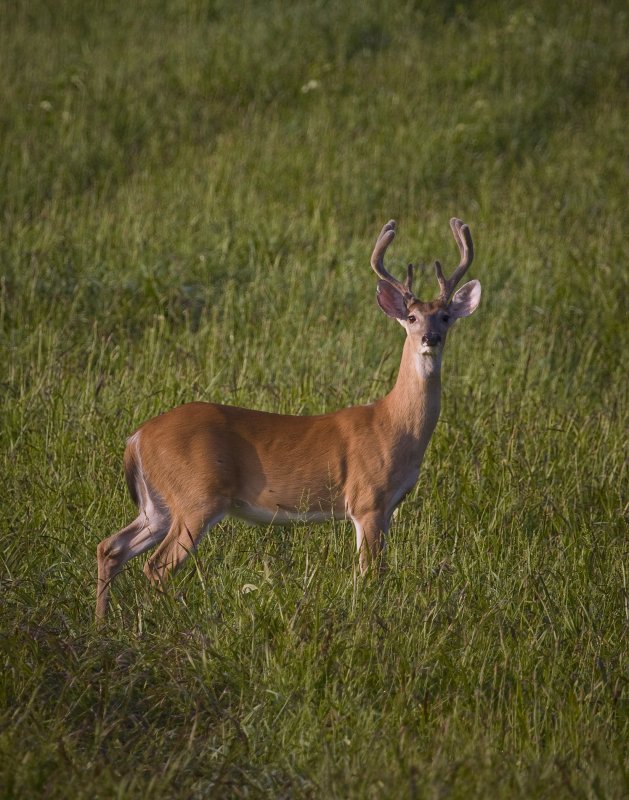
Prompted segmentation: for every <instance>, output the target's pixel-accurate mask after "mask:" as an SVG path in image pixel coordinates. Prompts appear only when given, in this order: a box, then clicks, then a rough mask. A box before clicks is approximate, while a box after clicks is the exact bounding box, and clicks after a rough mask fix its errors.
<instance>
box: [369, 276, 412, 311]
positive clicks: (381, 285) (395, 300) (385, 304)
mask: <svg viewBox="0 0 629 800" xmlns="http://www.w3.org/2000/svg"><path fill="white" fill-rule="evenodd" d="M376 300H377V301H378V305H379V306H380V308H381V309H382V310H383V311H384V313H385V314H386V315H387V317H393V319H406V318H407V317H408V311H407V310H406V303H405V302H404V298H403V297H402V295H401V294H400V293H399V292H398V290H397V289H394V288H393V286H391V284H390V283H387V282H386V281H378V288H377V290H376Z"/></svg>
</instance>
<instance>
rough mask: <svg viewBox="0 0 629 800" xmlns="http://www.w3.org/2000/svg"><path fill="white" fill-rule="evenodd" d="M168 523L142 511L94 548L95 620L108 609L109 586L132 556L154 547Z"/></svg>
mask: <svg viewBox="0 0 629 800" xmlns="http://www.w3.org/2000/svg"><path fill="white" fill-rule="evenodd" d="M168 526H169V519H168V518H167V517H164V516H155V517H154V518H153V519H150V518H149V517H148V516H147V515H146V513H145V512H144V511H141V512H140V514H139V516H138V517H137V518H136V519H134V520H133V522H132V523H131V524H130V525H127V526H126V528H122V530H120V531H118V532H117V533H114V534H113V535H112V536H108V537H107V538H106V539H103V541H102V542H100V543H99V545H98V547H97V548H96V553H97V558H98V580H97V583H96V619H97V620H102V619H103V618H104V617H105V615H106V614H107V609H108V607H109V593H110V589H111V582H112V581H113V579H114V578H115V577H116V575H117V574H118V573H119V572H120V571H121V570H122V568H123V567H124V565H125V564H126V563H127V561H129V560H130V559H132V558H135V556H139V555H140V554H141V553H144V552H146V551H147V550H149V549H150V548H151V547H155V545H156V544H159V543H160V542H161V541H162V539H164V537H165V536H166V534H167V533H168Z"/></svg>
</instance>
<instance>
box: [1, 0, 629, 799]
mask: <svg viewBox="0 0 629 800" xmlns="http://www.w3.org/2000/svg"><path fill="white" fill-rule="evenodd" d="M103 6H105V7H106V8H105V9H103V8H102V7H103ZM624 9H625V5H624V3H620V2H616V3H614V2H600V3H578V4H577V3H574V4H572V3H568V4H557V3H554V2H550V0H548V2H546V3H545V2H537V3H535V2H534V3H522V4H518V3H495V4H490V3H477V4H475V3H469V4H460V5H459V4H456V3H449V2H443V3H440V2H436V0H435V2H427V3H419V2H417V3H415V4H413V3H410V2H409V3H399V2H395V3H394V2H392V3H388V4H385V3H376V2H373V3H369V2H356V3H341V2H325V1H324V0H319V2H305V1H304V2H296V3H291V4H280V3H271V2H268V3H267V2H257V3H256V2H251V3H245V4H240V3H227V2H220V0H219V1H217V2H211V1H208V2H196V3H188V4H185V3H183V2H181V3H177V2H167V0H147V1H146V2H141V3H109V4H100V3H95V2H94V3H87V2H83V1H82V0H81V2H79V0H76V2H55V3H52V2H49V3H47V2H43V0H33V1H32V2H29V3H21V2H16V1H14V2H6V3H4V4H3V8H2V14H1V16H0V26H1V32H0V92H1V95H0V96H1V103H0V135H1V137H2V146H1V149H0V224H1V226H2V229H1V235H0V274H1V283H0V320H1V332H0V335H1V351H0V352H1V357H0V361H1V363H0V370H1V372H0V381H1V383H0V389H1V392H2V415H1V418H0V442H1V457H2V473H3V476H2V484H1V489H0V497H1V505H2V513H1V522H0V524H1V528H0V536H1V549H0V558H1V562H0V581H1V592H2V593H1V597H0V635H1V639H0V643H1V655H2V665H1V673H0V792H1V796H2V797H3V798H9V797H11V798H26V797H29V798H31V797H42V796H45V797H47V798H57V797H59V798H61V797H63V798H68V797H72V798H96V797H103V798H104V797H114V796H115V797H125V798H126V797H144V796H146V797H151V798H161V797H164V798H170V797H177V796H179V797H196V798H201V797H210V796H212V797H222V796H224V797H339V798H345V797H354V798H363V797H373V798H376V797H411V798H415V797H417V798H421V797H428V798H433V797H434V798H438V797H455V798H468V797H497V798H513V797H522V798H531V797H553V798H554V797H578V798H589V797H592V798H613V797H618V798H619V797H621V796H622V795H623V794H624V792H625V791H626V789H627V770H628V763H627V736H628V725H627V715H626V711H627V707H626V703H627V649H626V648H627V642H626V639H623V635H624V633H625V631H626V629H625V628H624V626H626V623H627V616H628V611H627V602H628V601H627V575H626V569H627V535H626V528H625V527H624V525H625V522H626V520H625V521H623V514H624V513H625V504H626V502H627V497H626V483H625V482H626V472H625V456H626V452H625V439H624V436H625V431H626V427H627V377H626V375H627V359H626V354H627V348H628V345H629V342H628V338H629V337H628V335H627V308H626V304H625V301H626V297H627V288H628V287H627V249H626V233H627V230H628V222H629V220H628V219H627V213H626V205H627V189H628V184H627V180H626V166H627V165H626V152H627V150H626V140H627V131H626V120H627V111H628V109H627V84H626V79H627V74H628V72H629V68H628V61H627V36H626V30H627V13H626V11H625V10H624ZM453 215H457V216H460V217H461V218H463V219H464V220H465V221H466V222H468V223H469V224H470V226H471V229H472V233H473V235H474V238H475V242H476V244H477V259H476V262H475V264H474V266H473V267H472V270H471V273H470V274H471V276H472V277H478V278H480V280H481V281H482V284H483V289H484V294H483V302H482V304H481V308H480V309H479V311H478V313H477V314H476V315H475V316H474V317H473V318H471V319H470V320H465V321H463V322H461V323H459V329H458V330H457V331H455V332H454V333H453V334H452V336H451V338H450V342H449V347H448V352H447V353H446V359H445V368H444V402H443V412H442V418H441V422H440V424H439V426H438V428H437V432H436V434H435V436H434V439H433V442H432V444H431V447H430V449H429V452H428V455H427V459H426V461H425V463H424V470H423V473H422V476H421V477H420V481H419V484H418V486H417V488H416V490H415V491H414V492H413V493H412V494H411V495H410V497H409V498H408V499H407V500H406V502H405V503H404V504H403V505H402V507H401V508H400V510H399V512H398V516H397V520H396V522H395V524H394V525H393V530H392V534H391V537H390V547H389V558H390V563H391V570H390V571H389V574H388V575H387V576H386V577H385V578H384V579H383V580H382V581H380V582H377V581H374V580H367V581H360V580H357V579H355V578H353V567H354V552H353V549H354V540H353V532H352V530H351V527H350V526H349V525H348V524H343V523H340V524H339V523H337V524H335V525H332V524H330V525H323V526H312V527H310V526H302V527H296V528H294V529H292V530H281V529H280V530H267V529H264V528H259V529H254V528H248V527H246V526H244V525H241V524H238V523H236V522H233V521H228V522H225V523H223V524H221V525H220V526H219V527H218V528H217V529H215V530H214V531H213V532H212V534H211V535H210V536H208V537H207V539H206V540H205V541H204V543H203V546H202V548H201V550H200V553H199V556H198V559H197V560H196V561H193V560H192V559H191V560H190V561H189V562H188V564H187V565H186V567H185V568H184V569H183V570H182V572H181V573H180V574H179V575H178V576H177V578H176V579H175V580H174V581H173V583H172V591H171V592H169V593H168V594H167V595H166V596H164V597H158V596H155V595H154V594H153V593H152V592H151V591H150V590H149V589H148V587H147V585H146V582H145V579H144V576H143V575H142V572H141V559H138V560H136V561H133V562H131V564H130V566H129V568H128V569H127V570H126V573H125V574H124V575H122V576H120V578H119V579H118V582H117V583H116V585H115V587H114V592H113V599H114V603H113V608H112V615H111V621H110V622H109V623H108V624H107V625H106V626H105V627H104V629H102V630H96V629H95V628H94V626H93V622H92V617H93V602H94V587H95V578H96V574H95V567H96V562H95V548H96V544H97V542H98V541H99V540H100V539H101V538H103V537H104V536H106V535H108V534H109V533H112V532H113V531H115V530H116V529H117V528H119V527H121V526H122V525H123V524H125V523H126V522H128V521H130V519H132V517H133V509H132V506H131V503H130V501H129V499H128V497H127V493H126V488H125V486H124V479H123V473H122V451H123V447H124V440H125V437H126V436H127V435H128V434H130V433H131V432H132V431H133V430H134V428H135V427H136V426H137V425H138V424H139V423H141V422H142V421H143V420H145V419H146V418H147V417H149V416H152V415H153V414H155V413H157V412H159V411H162V410H165V409H167V408H169V407H171V406H173V405H175V404H178V403H181V402H184V401H187V400H192V399H206V400H215V401H220V402H226V403H234V404H239V405H248V406H252V407H256V408H261V409H268V410H281V411H285V412H289V413H316V412H321V411H327V410H332V409H334V408H337V407H340V406H342V405H348V404H352V403H360V402H366V401H368V400H370V399H373V398H375V397H377V396H379V395H381V394H383V393H385V392H386V391H387V390H388V388H389V387H390V386H391V384H392V381H393V379H394V375H395V371H396V369H397V364H398V358H399V355H400V352H401V346H402V335H401V331H400V329H399V328H398V326H397V325H395V324H394V323H393V322H392V321H391V320H388V319H386V318H385V316H384V315H383V314H381V313H380V312H379V311H378V310H377V308H376V304H375V301H374V290H375V277H374V275H373V273H372V272H371V270H370V268H369V255H370V253H371V248H372V246H373V242H374V240H375V237H376V234H377V233H378V231H379V230H380V227H381V225H382V223H383V222H384V221H385V220H387V219H389V218H390V217H395V218H397V219H398V221H399V226H400V233H399V237H398V240H397V241H396V242H395V244H394V245H393V247H392V248H391V252H390V255H389V258H388V265H389V267H390V268H391V269H392V270H394V269H395V270H397V271H398V274H400V275H402V274H403V269H404V266H405V260H409V259H412V260H417V259H419V260H420V261H424V262H427V261H428V260H429V259H433V258H435V257H440V258H442V259H443V260H444V261H445V262H446V264H447V265H448V266H451V265H452V264H453V262H454V261H455V258H456V257H457V253H456V250H455V247H454V243H453V241H452V239H451V236H450V231H449V228H448V219H449V217H450V216H453ZM623 239H624V244H623ZM419 285H420V286H422V287H424V289H423V294H424V295H427V294H430V293H434V292H436V289H437V284H436V281H435V279H434V276H433V275H432V273H431V271H430V270H428V271H427V272H425V273H424V275H423V277H422V278H421V282H420V284H419ZM418 292H419V293H422V292H421V290H420V289H418ZM623 359H624V364H623Z"/></svg>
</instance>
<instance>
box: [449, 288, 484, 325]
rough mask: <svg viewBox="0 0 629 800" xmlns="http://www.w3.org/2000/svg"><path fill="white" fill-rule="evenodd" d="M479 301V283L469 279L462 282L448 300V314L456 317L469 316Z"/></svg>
mask: <svg viewBox="0 0 629 800" xmlns="http://www.w3.org/2000/svg"><path fill="white" fill-rule="evenodd" d="M479 303H480V283H479V282H478V281H470V282H469V283H465V284H463V286H461V288H460V289H459V291H458V292H457V293H456V294H455V295H454V297H453V298H452V300H451V302H450V308H449V311H450V314H451V315H452V316H453V317H455V318H456V319H458V318H459V317H469V315H470V314H473V313H474V312H475V311H476V309H477V308H478V304H479Z"/></svg>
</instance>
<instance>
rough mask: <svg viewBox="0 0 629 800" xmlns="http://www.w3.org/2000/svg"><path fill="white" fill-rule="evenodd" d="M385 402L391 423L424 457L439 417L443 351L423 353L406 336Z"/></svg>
mask: <svg viewBox="0 0 629 800" xmlns="http://www.w3.org/2000/svg"><path fill="white" fill-rule="evenodd" d="M383 402H384V405H385V407H386V409H387V411H388V414H389V419H390V422H391V425H392V427H393V428H394V429H395V431H396V432H397V433H398V435H399V436H401V437H404V438H405V439H406V440H407V441H409V442H412V443H413V444H414V445H415V447H417V448H418V449H419V450H420V457H421V455H423V451H424V450H425V449H426V446H427V444H428V442H429V440H430V437H431V436H432V432H433V431H434V429H435V426H436V424H437V420H438V419H439V411H440V408H441V354H439V356H438V357H430V356H426V355H421V354H420V353H417V352H416V350H415V349H414V348H413V346H412V342H411V340H410V338H407V339H406V342H405V343H404V351H403V352H402V361H401V363H400V370H399V372H398V376H397V381H396V382H395V386H394V387H393V389H392V390H391V391H390V392H389V394H388V395H387V396H386V397H385V398H384V401H383Z"/></svg>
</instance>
